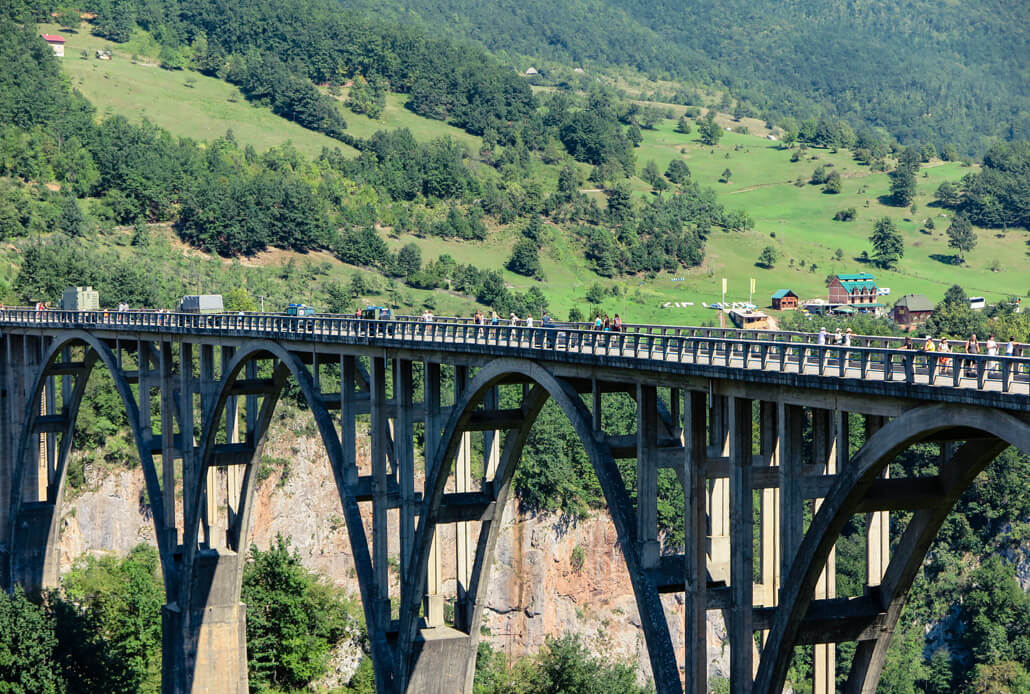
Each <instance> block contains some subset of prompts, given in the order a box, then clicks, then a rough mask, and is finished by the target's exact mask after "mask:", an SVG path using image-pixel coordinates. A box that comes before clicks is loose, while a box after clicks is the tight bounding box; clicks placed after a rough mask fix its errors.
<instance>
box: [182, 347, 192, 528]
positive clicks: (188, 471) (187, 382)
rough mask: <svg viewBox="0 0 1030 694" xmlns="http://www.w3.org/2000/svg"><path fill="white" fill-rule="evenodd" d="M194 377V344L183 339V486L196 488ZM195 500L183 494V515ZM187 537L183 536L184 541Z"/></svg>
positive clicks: (189, 513) (184, 516)
mask: <svg viewBox="0 0 1030 694" xmlns="http://www.w3.org/2000/svg"><path fill="white" fill-rule="evenodd" d="M194 381H195V379H194V378H193V345H192V344H191V343H189V342H186V341H183V342H181V343H179V432H180V435H181V449H180V454H181V456H182V488H183V489H184V490H186V489H194V488H195V487H194V485H195V484H196V481H195V479H194V477H195V475H196V470H195V468H194V458H195V457H196V456H195V455H194V453H193V450H194V446H195V442H194V440H193V439H194V436H193V393H194V389H195V385H194ZM192 502H193V499H192V495H191V494H183V497H182V506H183V509H182V516H183V518H190V517H191V516H192V514H193V512H194V511H193V509H192V508H191V507H190V504H191V503H192ZM185 541H186V539H185V538H183V542H185Z"/></svg>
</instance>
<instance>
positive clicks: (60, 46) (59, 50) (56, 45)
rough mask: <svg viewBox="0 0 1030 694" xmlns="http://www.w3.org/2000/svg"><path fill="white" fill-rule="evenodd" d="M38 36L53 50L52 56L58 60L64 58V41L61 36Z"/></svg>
mask: <svg viewBox="0 0 1030 694" xmlns="http://www.w3.org/2000/svg"><path fill="white" fill-rule="evenodd" d="M40 36H41V37H42V38H43V40H44V41H46V42H47V43H48V44H50V47H51V48H53V49H54V55H56V56H57V57H58V58H63V57H64V43H65V41H64V37H63V36H58V35H57V34H40Z"/></svg>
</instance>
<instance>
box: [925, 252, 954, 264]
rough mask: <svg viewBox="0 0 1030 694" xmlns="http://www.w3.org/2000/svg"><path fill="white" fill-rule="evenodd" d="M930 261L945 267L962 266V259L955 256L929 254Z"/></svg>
mask: <svg viewBox="0 0 1030 694" xmlns="http://www.w3.org/2000/svg"><path fill="white" fill-rule="evenodd" d="M930 259H931V260H936V261H937V262H939V263H944V264H945V265H961V264H962V258H959V257H958V256H957V255H944V254H943V253H931V254H930Z"/></svg>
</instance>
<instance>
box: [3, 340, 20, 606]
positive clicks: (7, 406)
mask: <svg viewBox="0 0 1030 694" xmlns="http://www.w3.org/2000/svg"><path fill="white" fill-rule="evenodd" d="M10 340H11V337H10V336H9V335H6V334H4V333H2V332H0V590H6V589H9V588H10V581H9V577H8V576H7V572H8V566H9V558H10V555H9V553H8V547H7V542H8V538H9V537H10V532H11V529H10V518H9V517H8V516H9V514H10V508H11V503H10V499H11V478H12V477H13V476H14V456H15V455H16V454H15V453H14V451H13V450H12V449H11V447H12V441H11V439H12V433H11V416H12V410H13V409H14V406H15V405H14V401H15V398H14V397H13V395H14V393H13V391H12V390H11V387H10V375H11V361H10Z"/></svg>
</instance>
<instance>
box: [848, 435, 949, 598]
mask: <svg viewBox="0 0 1030 694" xmlns="http://www.w3.org/2000/svg"><path fill="white" fill-rule="evenodd" d="M886 423H887V422H886V417H877V416H873V415H867V416H866V418H865V433H866V438H867V439H868V438H869V437H870V436H872V435H873V434H875V433H876V432H877V431H879V430H880V429H881V428H882V427H883V426H884V424H886ZM941 446H942V448H944V447H945V446H946V444H941ZM883 477H884V478H885V479H886V478H888V477H890V466H887V467H885V468H884V469H883ZM890 559H891V533H890V511H874V512H872V513H870V514H868V515H867V516H866V584H867V585H869V586H878V585H880V582H881V581H882V580H883V574H884V572H886V571H887V565H888V564H889V563H890Z"/></svg>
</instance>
